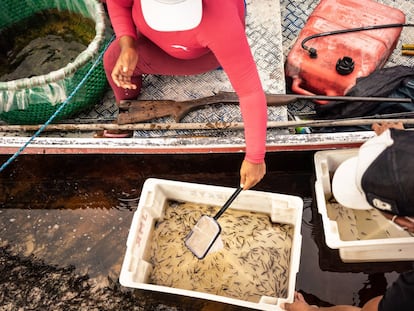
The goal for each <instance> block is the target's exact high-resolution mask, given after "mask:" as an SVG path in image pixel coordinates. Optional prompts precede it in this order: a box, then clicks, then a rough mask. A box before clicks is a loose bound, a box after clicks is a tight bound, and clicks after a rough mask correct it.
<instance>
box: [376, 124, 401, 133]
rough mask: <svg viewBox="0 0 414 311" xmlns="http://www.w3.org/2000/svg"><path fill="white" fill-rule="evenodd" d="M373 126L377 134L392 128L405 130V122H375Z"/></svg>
mask: <svg viewBox="0 0 414 311" xmlns="http://www.w3.org/2000/svg"><path fill="white" fill-rule="evenodd" d="M371 128H372V130H373V131H374V132H375V134H377V135H381V134H382V133H383V132H385V131H386V130H388V129H390V128H395V129H399V130H403V129H404V124H403V123H402V122H386V123H374V124H372V126H371Z"/></svg>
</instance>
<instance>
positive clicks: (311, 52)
mask: <svg viewBox="0 0 414 311" xmlns="http://www.w3.org/2000/svg"><path fill="white" fill-rule="evenodd" d="M396 27H414V24H384V25H373V26H364V27H357V28H349V29H341V30H333V31H327V32H322V33H318V34H314V35H311V36H308V37H306V38H305V39H303V40H302V43H301V46H302V48H303V49H304V50H306V51H308V53H309V56H310V57H311V58H316V57H318V52H317V50H316V49H315V48H312V47H308V46H306V45H305V43H306V42H308V41H309V40H312V39H315V38H319V37H326V36H331V35H338V34H344V33H349V32H357V31H364V30H373V29H383V28H396Z"/></svg>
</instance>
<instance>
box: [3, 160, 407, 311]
mask: <svg viewBox="0 0 414 311" xmlns="http://www.w3.org/2000/svg"><path fill="white" fill-rule="evenodd" d="M7 158H8V157H7V156H4V155H3V156H0V161H1V163H3V162H4V161H5V160H7ZM241 161H242V154H231V155H222V154H203V155H22V156H19V157H18V158H17V159H16V160H15V161H14V162H13V163H12V164H11V165H10V166H9V167H7V168H6V170H4V171H3V172H2V173H0V223H1V226H0V228H1V236H0V238H1V239H0V246H1V248H0V273H1V276H0V301H1V302H2V305H3V306H4V308H3V307H2V308H3V309H2V310H16V309H18V308H19V307H24V306H25V307H26V308H27V309H30V308H32V309H36V310H80V309H79V306H82V308H84V310H95V309H96V310H98V309H99V310H248V309H243V308H241V307H234V306H230V305H226V304H221V303H217V302H208V301H204V300H201V299H193V298H189V297H181V296H176V295H171V294H162V293H156V292H148V291H142V290H133V289H128V288H125V287H122V286H121V285H120V284H119V282H118V276H119V271H120V267H121V264H122V260H123V256H124V253H125V243H126V238H127V235H128V230H129V227H130V225H131V220H132V216H133V212H134V211H135V209H136V206H137V203H138V200H139V196H140V191H141V188H142V185H143V183H144V182H145V180H146V179H147V178H150V177H156V178H164V179H171V180H179V181H188V182H194V183H202V184H211V185H219V186H228V187H236V186H237V185H238V182H239V177H238V170H239V166H240V163H241ZM267 170H268V173H267V175H266V177H265V178H264V180H263V181H262V182H261V183H260V184H259V185H258V186H256V187H255V190H262V191H270V192H276V193H284V194H290V195H296V196H300V197H302V198H303V199H304V203H305V204H304V214H303V223H302V235H303V243H302V254H301V265H300V270H299V272H298V274H297V282H296V288H297V289H298V290H300V291H301V292H303V293H304V295H305V297H306V298H307V299H308V300H309V302H311V303H315V304H319V305H330V304H337V303H343V304H353V305H361V304H362V303H363V302H365V301H367V300H368V299H370V298H372V297H374V296H376V295H378V294H382V293H383V292H384V290H385V288H386V286H387V285H389V284H390V282H392V281H393V280H394V279H395V278H396V276H397V273H398V272H401V271H405V270H408V269H410V268H411V267H412V263H410V262H393V263H364V264H353V263H352V264H350V263H347V264H345V263H343V262H342V261H341V260H340V257H339V254H338V251H337V250H332V249H329V248H328V247H327V246H326V244H325V243H324V236H323V230H322V225H321V218H320V215H319V214H318V212H317V208H316V206H315V200H314V198H313V183H314V172H313V152H280V153H271V154H268V156H267ZM94 308H95V309H94Z"/></svg>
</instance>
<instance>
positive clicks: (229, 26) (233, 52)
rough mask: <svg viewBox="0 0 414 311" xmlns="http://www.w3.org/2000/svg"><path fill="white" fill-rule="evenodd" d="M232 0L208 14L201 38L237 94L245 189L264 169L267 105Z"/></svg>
mask: <svg viewBox="0 0 414 311" xmlns="http://www.w3.org/2000/svg"><path fill="white" fill-rule="evenodd" d="M231 3H232V2H231V1H229V2H227V3H226V5H227V6H226V7H224V8H222V10H220V12H214V16H211V17H209V18H210V20H209V23H208V27H204V30H203V34H202V38H201V41H203V42H202V43H204V44H205V45H206V46H207V47H208V48H209V49H211V51H212V52H213V53H214V55H215V56H216V57H217V60H218V61H219V63H220V65H221V66H222V67H223V69H224V71H225V72H226V74H227V76H228V77H229V80H230V82H231V84H232V86H233V88H234V90H235V91H236V93H237V95H238V97H239V102H240V110H241V114H242V117H243V122H244V127H245V128H244V135H245V141H246V156H245V159H244V162H243V164H242V167H241V170H240V174H241V183H242V184H244V186H245V187H244V189H248V188H251V187H253V186H254V185H255V184H257V183H258V182H259V181H260V180H261V179H262V178H263V176H264V174H265V172H266V165H265V162H264V157H265V151H266V132H267V104H266V96H265V93H264V91H263V88H262V84H261V81H260V78H259V74H258V71H257V67H256V63H255V61H254V59H253V56H252V52H251V50H250V46H249V43H248V41H247V37H246V34H245V29H244V24H243V22H242V20H241V18H240V16H239V15H238V14H237V10H235V9H234V7H233V8H232V7H231V5H232V4H231ZM229 12H231V13H229Z"/></svg>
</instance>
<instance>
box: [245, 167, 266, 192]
mask: <svg viewBox="0 0 414 311" xmlns="http://www.w3.org/2000/svg"><path fill="white" fill-rule="evenodd" d="M265 174H266V164H265V162H262V163H251V162H249V161H247V160H244V161H243V163H242V165H241V168H240V184H241V185H243V189H244V190H247V189H250V188H252V187H254V186H255V185H256V184H257V183H258V182H259V181H261V180H262V178H263V176H264V175H265Z"/></svg>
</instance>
